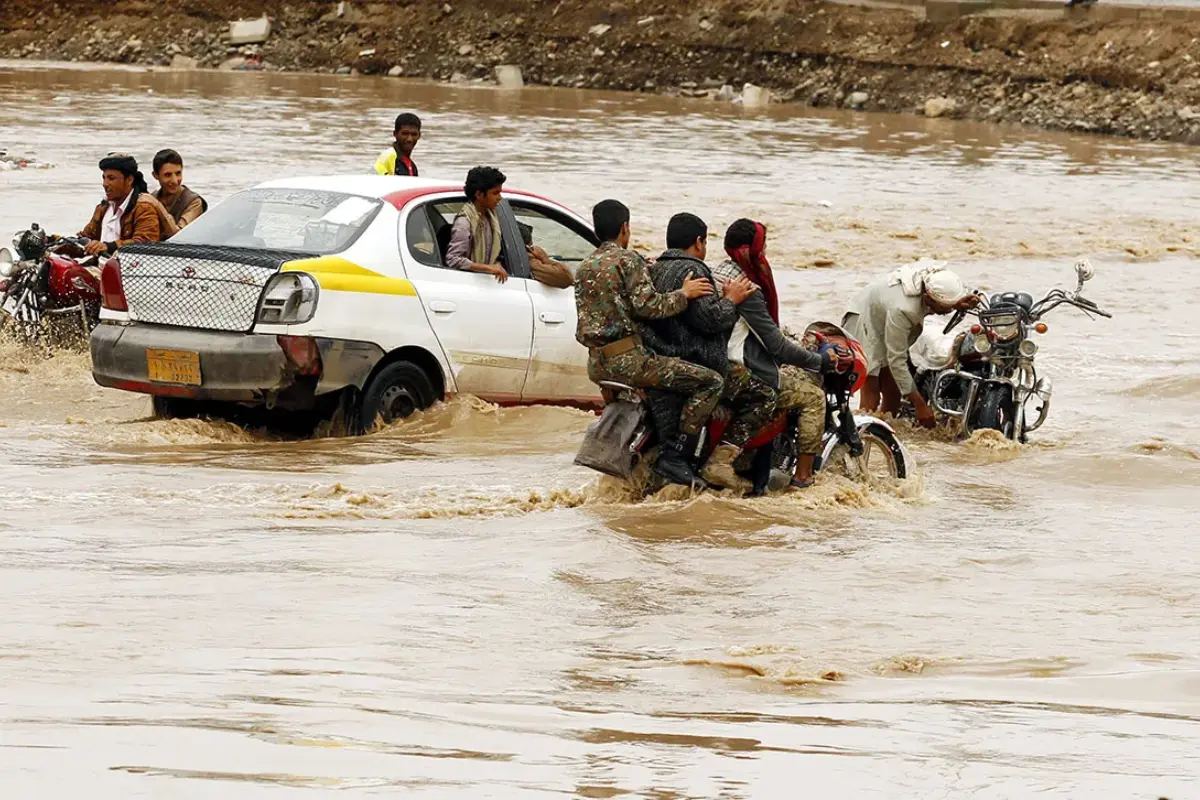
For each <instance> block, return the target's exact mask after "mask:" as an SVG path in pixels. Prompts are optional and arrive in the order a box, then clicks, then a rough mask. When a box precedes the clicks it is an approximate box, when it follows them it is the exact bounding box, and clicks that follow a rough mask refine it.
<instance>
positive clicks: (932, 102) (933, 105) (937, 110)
mask: <svg viewBox="0 0 1200 800" xmlns="http://www.w3.org/2000/svg"><path fill="white" fill-rule="evenodd" d="M957 105H958V104H957V103H955V102H954V100H953V99H951V98H949V97H931V98H929V99H928V100H926V101H925V116H927V117H946V116H949V115H951V114H953V113H954V109H955V107H956V106H957Z"/></svg>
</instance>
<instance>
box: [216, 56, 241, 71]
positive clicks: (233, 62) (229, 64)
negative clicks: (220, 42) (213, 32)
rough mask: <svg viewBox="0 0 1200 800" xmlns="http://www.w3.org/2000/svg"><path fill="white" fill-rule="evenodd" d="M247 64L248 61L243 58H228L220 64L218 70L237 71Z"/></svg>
mask: <svg viewBox="0 0 1200 800" xmlns="http://www.w3.org/2000/svg"><path fill="white" fill-rule="evenodd" d="M245 63H246V59H244V58H242V57H241V56H234V57H233V58H227V59H225V60H224V61H222V62H221V63H220V64H218V65H217V69H219V70H222V71H224V72H228V71H230V70H235V69H237V68H238V67H240V66H241V65H243V64H245Z"/></svg>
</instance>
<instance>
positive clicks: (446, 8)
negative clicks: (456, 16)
mask: <svg viewBox="0 0 1200 800" xmlns="http://www.w3.org/2000/svg"><path fill="white" fill-rule="evenodd" d="M442 13H443V14H453V13H454V6H452V5H450V4H449V3H446V5H444V6H442Z"/></svg>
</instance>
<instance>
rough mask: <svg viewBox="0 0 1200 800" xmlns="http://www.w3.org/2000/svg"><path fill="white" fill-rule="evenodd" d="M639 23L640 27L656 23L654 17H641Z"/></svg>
mask: <svg viewBox="0 0 1200 800" xmlns="http://www.w3.org/2000/svg"><path fill="white" fill-rule="evenodd" d="M637 24H638V27H639V28H644V27H646V26H647V25H653V24H654V17H642V18H641V19H639V20H638V21H637Z"/></svg>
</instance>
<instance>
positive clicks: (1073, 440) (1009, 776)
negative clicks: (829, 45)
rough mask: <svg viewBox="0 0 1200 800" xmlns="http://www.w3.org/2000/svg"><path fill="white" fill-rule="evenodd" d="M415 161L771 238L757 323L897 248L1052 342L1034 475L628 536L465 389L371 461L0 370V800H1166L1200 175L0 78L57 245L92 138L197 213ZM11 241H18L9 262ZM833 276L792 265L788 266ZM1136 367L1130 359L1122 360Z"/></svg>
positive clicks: (1033, 138) (311, 85)
mask: <svg viewBox="0 0 1200 800" xmlns="http://www.w3.org/2000/svg"><path fill="white" fill-rule="evenodd" d="M410 107H411V108H416V109H418V110H420V111H421V113H422V114H423V116H424V118H425V121H426V134H425V139H424V141H423V142H422V143H421V146H420V149H419V150H418V161H419V163H420V165H421V169H422V171H423V173H425V174H428V175H441V176H446V177H448V178H452V179H457V178H458V177H459V176H460V175H461V174H463V173H464V171H465V169H466V168H467V167H469V166H472V165H474V164H476V163H494V164H497V165H499V166H501V167H502V168H503V169H504V170H505V171H506V172H507V173H508V174H509V176H510V178H511V182H512V183H513V184H514V185H516V186H521V187H523V188H527V189H531V190H535V191H541V192H544V193H546V194H549V195H552V196H554V197H556V198H559V199H561V200H563V201H565V202H567V203H568V204H570V205H572V206H574V207H576V208H579V209H587V208H589V207H590V206H591V204H592V203H593V202H595V201H596V200H598V199H600V198H602V197H605V196H617V197H621V198H623V199H625V200H626V201H627V202H628V204H629V205H630V206H631V207H632V208H633V209H634V213H635V217H636V219H637V233H638V235H639V238H640V239H641V241H642V242H643V243H644V244H645V245H646V246H647V248H651V247H656V246H657V245H658V244H659V241H660V236H661V233H660V232H661V230H662V228H663V226H664V224H665V221H666V219H667V218H668V217H669V216H670V215H671V214H672V213H674V212H676V211H679V210H691V211H694V212H697V213H700V214H701V215H702V216H705V217H706V218H707V219H708V221H709V223H710V225H711V226H712V227H713V228H714V229H716V230H717V231H718V232H720V231H723V229H724V226H725V225H727V224H728V223H729V222H730V221H732V219H733V218H735V217H737V216H741V215H743V214H746V215H750V216H756V217H759V218H762V219H765V220H766V221H767V222H768V223H769V224H770V225H771V226H772V229H773V240H772V256H773V261H774V262H775V263H776V264H777V266H778V268H779V269H780V273H781V292H782V294H783V296H784V299H785V303H784V309H785V310H784V313H785V315H786V317H787V320H788V321H789V322H790V323H792V325H793V326H802V325H803V324H806V323H807V322H808V321H810V320H813V319H816V318H834V317H836V316H838V315H839V314H840V313H841V310H842V308H843V306H844V304H845V302H846V300H847V299H848V298H849V297H850V295H851V294H852V293H853V292H854V291H855V290H856V289H857V288H858V287H859V286H860V285H862V284H863V282H864V281H865V280H867V278H868V277H869V276H870V275H871V274H873V273H875V272H877V271H879V270H882V269H886V268H887V267H888V266H890V265H891V264H893V263H895V262H896V261H897V260H900V259H903V258H907V257H909V256H913V255H919V254H930V255H934V254H936V255H941V256H943V257H948V258H952V259H955V260H956V261H958V262H959V264H960V266H961V269H962V272H963V273H964V275H965V276H966V277H967V278H968V279H969V280H971V281H972V282H974V283H976V284H978V285H982V286H984V287H988V288H992V289H1001V288H1005V289H1023V290H1029V291H1033V292H1038V291H1044V290H1045V289H1047V288H1049V287H1050V286H1052V285H1055V284H1057V283H1067V282H1069V280H1070V279H1071V277H1072V275H1071V271H1070V264H1071V259H1072V258H1073V257H1074V256H1075V255H1077V254H1078V253H1090V254H1092V255H1093V262H1094V263H1095V264H1096V266H1097V268H1098V275H1097V278H1096V280H1095V281H1094V282H1093V283H1092V284H1091V287H1090V288H1089V292H1088V293H1089V296H1091V297H1092V298H1093V299H1095V300H1097V301H1098V302H1100V304H1101V305H1102V306H1104V307H1106V308H1108V309H1109V310H1110V311H1112V312H1113V313H1114V314H1115V315H1116V318H1115V319H1114V320H1112V321H1097V322H1091V321H1089V320H1087V319H1086V318H1084V317H1083V316H1082V315H1081V314H1078V313H1075V312H1073V311H1069V310H1064V311H1063V312H1062V313H1060V314H1058V315H1056V316H1055V317H1053V318H1051V319H1049V324H1050V333H1049V335H1047V336H1046V337H1044V338H1043V339H1042V351H1041V354H1040V355H1039V361H1040V364H1041V366H1042V369H1043V370H1044V371H1046V372H1048V373H1049V374H1051V375H1053V377H1054V379H1055V382H1056V389H1057V394H1056V397H1055V401H1054V410H1053V412H1052V414H1051V417H1050V421H1049V423H1048V424H1047V425H1046V427H1045V428H1044V429H1043V430H1041V431H1039V432H1038V433H1037V434H1036V436H1035V438H1036V442H1035V443H1034V444H1031V445H1029V446H1026V447H1015V446H1010V445H1007V444H1006V443H1004V442H996V441H994V440H991V439H987V438H983V439H979V440H976V441H972V442H970V443H966V444H955V443H951V442H948V441H944V440H942V439H939V438H937V437H931V436H929V435H926V434H923V433H917V432H914V431H912V430H910V429H907V428H906V429H904V430H903V431H902V435H903V436H904V438H905V441H906V442H908V444H909V446H910V448H911V450H912V452H913V454H914V455H915V456H916V458H917V459H918V462H919V469H920V476H919V478H918V479H917V480H914V481H911V482H910V484H909V485H908V486H906V487H903V488H894V487H874V488H867V487H861V486H857V485H854V484H850V483H844V482H839V481H837V480H833V479H828V480H825V481H823V482H822V483H821V484H819V485H818V486H817V487H815V488H814V489H813V490H812V491H810V492H808V493H805V494H804V495H802V496H799V497H789V498H770V499H765V500H761V501H731V500H724V499H718V498H713V497H708V496H706V497H702V498H700V499H698V500H695V501H693V502H688V503H681V502H665V501H664V502H647V503H643V504H630V503H626V502H623V501H622V498H621V496H620V494H619V493H618V492H614V491H612V490H611V488H610V487H607V486H605V485H603V484H601V483H600V482H599V481H597V480H595V478H594V476H593V475H592V474H590V473H588V472H586V471H584V470H581V469H579V468H576V467H574V466H572V464H571V460H572V457H573V451H574V447H575V445H576V443H577V441H578V438H579V436H580V434H581V432H582V431H583V429H584V427H585V426H586V424H587V422H588V419H589V418H588V417H587V416H586V415H584V414H582V413H579V412H575V411H569V410H562V409H548V408H526V409H510V410H499V409H496V408H492V407H489V406H487V405H485V404H482V403H479V402H474V401H471V400H470V399H459V400H456V401H454V402H452V403H450V404H448V405H446V406H442V407H438V408H435V409H433V410H431V411H429V412H427V413H425V414H422V415H420V416H419V418H416V419H413V420H410V421H408V422H406V423H404V424H400V425H396V426H394V427H392V428H391V429H388V430H385V431H382V432H379V433H376V434H374V435H371V436H368V437H364V438H362V439H358V440H344V439H319V440H315V441H310V442H281V441H274V440H271V439H270V438H269V437H266V436H263V435H259V434H255V433H248V432H245V431H242V430H239V429H235V428H232V427H228V426H223V425H217V424H210V423H203V422H177V421H172V422H160V421H152V420H149V419H148V411H149V408H148V403H147V402H146V401H145V400H144V399H142V398H139V397H136V396H132V395H127V394H122V393H118V392H110V391H102V390H100V389H98V388H96V387H95V386H94V385H92V383H91V381H90V377H89V374H88V364H87V359H86V356H83V355H74V356H72V355H60V356H57V357H55V358H54V359H52V360H50V361H40V360H38V359H36V358H31V357H30V356H28V355H27V354H25V353H22V352H20V351H18V350H17V349H15V348H14V347H13V346H12V345H11V344H2V345H0V607H2V608H3V609H4V612H3V614H2V615H0V783H2V784H3V786H4V792H3V794H4V797H5V798H13V799H14V800H16V799H17V798H20V799H21V800H25V799H26V798H29V799H32V798H38V799H39V800H40V798H51V797H53V798H59V797H84V796H86V797H89V798H114V799H115V798H121V799H122V800H124V799H125V798H163V797H171V798H185V797H186V798H228V797H238V798H242V797H260V796H261V797H278V796H284V795H289V794H294V795H296V796H314V795H315V794H321V793H325V792H329V791H332V790H335V789H336V790H339V792H340V796H348V797H349V796H359V795H361V796H367V795H380V794H395V795H398V794H400V793H404V794H406V795H407V794H411V795H414V796H416V795H422V796H431V797H539V796H553V795H559V796H579V797H616V796H633V797H655V798H664V799H665V798H693V797H728V798H740V797H747V798H749V797H755V798H758V797H797V796H805V797H885V798H914V797H941V796H970V797H988V798H1021V797H1029V796H1033V795H1034V794H1038V795H1039V796H1050V797H1064V798H1075V797H1089V798H1094V797H1104V798H1128V797H1158V796H1169V797H1172V798H1176V799H1177V798H1182V797H1195V796H1197V795H1198V794H1200V766H1198V764H1200V760H1198V759H1197V758H1196V754H1197V753H1200V611H1198V610H1197V609H1200V544H1198V542H1200V539H1198V538H1197V537H1196V536H1195V534H1194V526H1195V520H1196V514H1197V511H1200V499H1198V498H1197V493H1196V487H1197V485H1198V484H1200V433H1197V430H1196V428H1195V422H1194V421H1195V420H1196V419H1197V412H1198V411H1200V408H1198V402H1197V398H1198V396H1200V334H1198V333H1196V331H1195V327H1194V324H1193V323H1194V320H1195V309H1194V300H1195V298H1196V297H1197V278H1196V275H1197V268H1198V266H1200V265H1198V264H1197V262H1196V261H1195V260H1193V259H1192V254H1191V252H1190V251H1191V248H1192V247H1193V245H1192V243H1191V236H1192V232H1193V226H1194V224H1195V220H1196V219H1197V214H1198V212H1200V199H1198V196H1197V193H1196V192H1195V190H1194V186H1195V185H1196V179H1197V177H1200V158H1198V153H1200V151H1195V150H1190V149H1186V148H1180V147H1173V146H1160V145H1153V144H1145V143H1133V142H1125V141H1115V140H1104V139H1097V138H1082V137H1075V136H1061V135H1048V134H1038V133H1033V132H1029V131H1024V130H1018V129H1011V128H1008V129H1002V128H995V127H987V126H980V125H969V124H956V123H949V122H944V121H941V120H937V121H925V120H922V119H919V118H904V117H889V116H870V115H861V114H858V115H852V114H844V113H818V112H811V111H806V110H803V109H794V108H780V109H772V110H771V111H770V112H769V113H756V114H743V113H742V112H740V111H738V110H737V109H734V108H728V107H717V106H715V105H708V104H703V103H695V102H676V101H671V100H665V99H661V98H653V97H640V96H626V95H619V94H600V93H582V92H581V93H574V92H569V91H545V90H537V89H530V90H525V91H522V92H517V93H512V92H507V93H506V92H498V91H493V90H485V89H475V88H447V87H438V86H427V85H414V84H407V83H402V82H398V81H384V80H378V79H348V78H347V79H335V78H325V77H315V76H276V75H232V74H230V75H225V74H222V75H218V74H198V73H187V74H169V73H147V72H141V71H131V70H115V69H99V68H97V69H78V68H65V67H56V66H45V67H30V66H27V65H20V66H18V65H13V64H8V65H4V64H0V146H2V147H7V148H8V149H9V150H10V151H12V152H26V153H30V154H33V155H36V156H38V157H40V158H42V159H45V160H49V161H53V162H56V163H57V164H58V165H59V166H58V168H56V169H53V170H50V171H46V172H15V173H3V174H0V221H2V226H0V227H3V228H4V230H5V231H15V230H17V229H19V228H23V227H25V226H27V225H28V223H30V222H33V221H35V220H36V221H38V222H40V223H42V224H43V225H44V226H46V227H47V228H48V229H50V230H53V231H62V232H73V231H75V230H77V229H78V228H80V227H81V226H82V224H83V222H84V221H85V220H86V218H87V216H88V213H89V210H90V208H91V207H92V206H93V204H94V203H95V202H96V201H97V199H98V197H99V185H98V184H99V176H98V174H97V171H96V169H95V162H96V160H97V159H98V157H99V156H101V155H102V154H104V153H105V152H107V151H109V150H115V149H121V150H127V151H131V152H135V153H137V154H138V155H139V156H141V157H142V158H143V159H144V160H145V161H148V160H149V157H150V156H151V155H152V154H153V152H154V151H155V150H157V149H158V148H160V147H165V146H174V147H177V148H178V149H180V150H181V151H182V152H183V153H184V155H185V157H186V159H187V161H188V167H187V178H188V183H189V184H190V185H191V186H192V187H194V188H196V189H198V190H200V191H202V192H204V193H205V194H206V195H208V197H209V198H210V200H218V199H220V198H222V197H224V196H226V195H228V194H229V193H230V192H232V191H234V190H236V189H238V188H241V187H243V186H246V185H248V184H252V183H254V182H257V181H259V180H263V179H267V178H272V177H278V176H280V175H286V174H298V173H327V172H361V171H365V170H366V169H367V168H369V166H370V163H371V161H372V160H373V158H374V155H375V153H376V152H377V151H378V150H379V149H381V148H382V147H384V146H385V145H386V143H387V138H388V137H387V131H388V128H389V125H390V120H391V118H392V116H393V115H394V114H395V112H396V110H397V109H400V108H410ZM6 235H7V234H6ZM817 260H820V261H826V260H827V261H831V262H834V264H835V266H834V268H831V269H790V267H797V266H805V265H809V264H811V263H812V262H814V261H817ZM1130 334H1132V335H1130Z"/></svg>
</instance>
